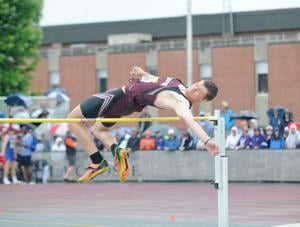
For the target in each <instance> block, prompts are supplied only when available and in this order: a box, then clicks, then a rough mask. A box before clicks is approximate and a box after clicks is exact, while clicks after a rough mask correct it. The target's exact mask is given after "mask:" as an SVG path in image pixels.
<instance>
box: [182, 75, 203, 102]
mask: <svg viewBox="0 0 300 227" xmlns="http://www.w3.org/2000/svg"><path fill="white" fill-rule="evenodd" d="M186 93H187V96H188V98H189V100H190V101H191V102H193V103H195V102H196V103H197V102H203V101H206V100H207V94H208V91H207V89H206V87H205V86H204V81H203V80H201V81H199V82H197V83H194V84H193V85H192V86H191V87H189V88H187V89H186Z"/></svg>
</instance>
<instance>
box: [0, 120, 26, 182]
mask: <svg viewBox="0 0 300 227" xmlns="http://www.w3.org/2000/svg"><path fill="white" fill-rule="evenodd" d="M15 130H16V129H14V128H13V127H12V126H11V125H10V126H9V127H8V128H7V130H6V133H5V135H4V137H3V142H2V149H1V156H2V154H4V156H5V164H4V176H3V183H4V184H11V183H13V184H19V183H21V181H19V180H18V179H17V175H16V169H17V162H16V158H17V136H16V131H15ZM10 170H11V177H12V182H11V181H10V180H9V179H8V175H9V171H10Z"/></svg>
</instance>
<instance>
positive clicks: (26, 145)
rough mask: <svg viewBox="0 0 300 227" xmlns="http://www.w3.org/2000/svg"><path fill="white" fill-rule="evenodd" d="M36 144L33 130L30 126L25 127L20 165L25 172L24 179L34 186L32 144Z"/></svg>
mask: <svg viewBox="0 0 300 227" xmlns="http://www.w3.org/2000/svg"><path fill="white" fill-rule="evenodd" d="M33 142H34V138H33V132H32V129H31V128H30V127H28V126H26V127H24V136H23V138H22V140H21V146H22V148H21V150H20V156H19V158H20V165H21V168H22V171H23V177H24V180H25V182H26V183H29V184H34V182H33V181H32V163H31V156H32V152H33V150H32V144H33Z"/></svg>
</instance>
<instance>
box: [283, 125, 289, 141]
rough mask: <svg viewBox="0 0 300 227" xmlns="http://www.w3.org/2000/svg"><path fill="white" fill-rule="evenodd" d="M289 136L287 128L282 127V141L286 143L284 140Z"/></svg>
mask: <svg viewBox="0 0 300 227" xmlns="http://www.w3.org/2000/svg"><path fill="white" fill-rule="evenodd" d="M288 136H289V127H284V130H283V136H282V137H283V139H284V141H286V138H287V137H288Z"/></svg>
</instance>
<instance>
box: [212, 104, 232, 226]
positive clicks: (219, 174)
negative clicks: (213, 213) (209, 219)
mask: <svg viewBox="0 0 300 227" xmlns="http://www.w3.org/2000/svg"><path fill="white" fill-rule="evenodd" d="M214 115H215V117H217V118H218V120H217V125H215V139H216V142H217V144H218V146H219V149H220V154H219V155H218V156H216V157H215V188H216V189H217V190H218V227H228V226H229V217H228V158H227V156H226V150H225V120H224V118H223V117H220V110H215V113H214Z"/></svg>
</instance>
